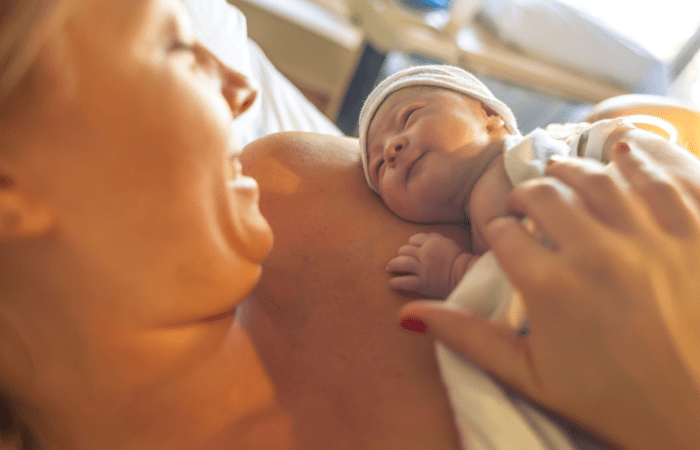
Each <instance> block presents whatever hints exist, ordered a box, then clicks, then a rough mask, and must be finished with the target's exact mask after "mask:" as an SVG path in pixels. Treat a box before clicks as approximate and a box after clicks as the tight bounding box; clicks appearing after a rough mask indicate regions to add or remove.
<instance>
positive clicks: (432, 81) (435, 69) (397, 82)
mask: <svg viewBox="0 0 700 450" xmlns="http://www.w3.org/2000/svg"><path fill="white" fill-rule="evenodd" d="M411 86H435V87H440V88H445V89H450V90H452V91H456V92H460V93H462V94H465V95H467V96H469V97H472V98H475V99H477V100H479V101H480V102H481V103H483V104H484V105H486V106H488V107H489V108H491V109H492V110H493V111H494V112H495V113H496V114H498V115H499V116H501V118H502V119H503V122H504V124H505V127H506V128H507V129H508V131H510V132H511V133H513V134H520V131H519V130H518V124H517V122H516V120H515V116H514V115H513V111H511V110H510V108H509V107H507V106H506V105H505V103H503V102H501V101H500V100H498V99H497V98H496V97H495V96H494V95H493V94H492V93H491V91H490V90H489V88H487V87H486V86H485V85H484V83H482V82H481V81H479V79H477V78H476V77H475V76H474V75H472V74H471V73H469V72H467V71H466V70H463V69H460V68H459V67H454V66H447V65H432V66H418V67H411V68H409V69H405V70H402V71H400V72H397V73H395V74H393V75H391V76H390V77H388V78H387V79H385V80H384V81H382V82H381V83H379V85H377V87H376V88H375V89H374V90H373V91H372V93H371V94H369V97H367V100H366V101H365V104H364V105H363V106H362V111H361V112H360V123H359V132H360V149H361V153H362V166H363V167H364V169H365V177H366V178H367V183H368V184H369V187H370V188H372V190H373V191H375V192H376V191H377V188H376V187H375V186H374V184H373V183H372V180H371V178H370V176H369V166H368V164H367V156H368V155H367V151H368V150H367V131H368V130H369V124H370V122H371V121H372V118H374V114H375V113H376V112H377V110H378V109H379V106H380V105H381V104H382V102H384V100H386V98H387V97H389V95H391V94H393V93H394V92H396V91H398V90H399V89H403V88H406V87H411Z"/></svg>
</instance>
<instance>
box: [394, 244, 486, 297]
mask: <svg viewBox="0 0 700 450" xmlns="http://www.w3.org/2000/svg"><path fill="white" fill-rule="evenodd" d="M477 258H478V257H477V256H475V255H472V254H471V253H467V252H465V251H464V250H463V249H462V247H460V246H459V245H458V244H457V243H456V242H455V241H453V240H452V239H449V238H446V237H445V236H442V235H441V234H437V233H430V234H424V233H421V234H416V235H413V236H411V238H410V239H409V240H408V244H406V245H404V246H402V247H401V248H400V249H399V251H398V256H396V257H395V258H394V259H392V260H391V261H389V263H388V264H387V266H386V269H387V271H389V272H390V273H391V274H393V277H392V278H391V280H390V281H389V285H390V286H391V287H392V288H394V289H398V290H401V291H406V292H410V293H413V294H418V295H420V296H423V297H427V298H441V299H444V298H446V297H447V295H448V294H449V293H450V292H451V291H452V289H454V287H455V286H456V285H457V283H459V280H461V279H462V276H463V275H464V274H465V273H466V271H467V269H469V267H471V265H472V264H473V263H474V261H475V260H476V259H477Z"/></svg>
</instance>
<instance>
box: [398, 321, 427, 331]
mask: <svg viewBox="0 0 700 450" xmlns="http://www.w3.org/2000/svg"><path fill="white" fill-rule="evenodd" d="M401 328H403V329H405V330H408V331H413V332H414V333H420V334H424V333H427V332H428V325H426V324H425V322H423V321H422V320H420V319H419V318H417V317H405V318H403V319H401Z"/></svg>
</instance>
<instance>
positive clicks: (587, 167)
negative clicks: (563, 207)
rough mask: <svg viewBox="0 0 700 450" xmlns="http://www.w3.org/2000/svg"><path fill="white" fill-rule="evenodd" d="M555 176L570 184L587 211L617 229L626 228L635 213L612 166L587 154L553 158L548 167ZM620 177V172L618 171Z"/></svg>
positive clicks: (550, 174)
mask: <svg viewBox="0 0 700 450" xmlns="http://www.w3.org/2000/svg"><path fill="white" fill-rule="evenodd" d="M546 173H547V175H548V176H552V177H554V178H556V179H558V180H560V181H561V182H563V183H564V184H566V185H567V186H569V187H570V188H572V189H573V190H574V191H575V192H576V195H577V198H578V200H579V201H580V202H581V203H582V204H583V205H584V206H585V207H586V208H587V209H588V211H589V212H590V213H591V214H592V215H593V216H594V217H596V218H597V219H598V220H600V221H601V222H603V223H604V224H606V225H608V226H610V227H613V228H615V229H618V230H624V229H627V228H628V227H629V226H630V224H631V223H632V219H631V217H633V216H634V211H633V207H632V205H631V202H630V200H629V195H628V194H627V193H626V192H625V191H624V188H623V186H621V184H620V181H621V180H619V179H618V180H616V179H615V178H614V177H613V175H612V174H611V173H610V169H609V168H608V169H606V166H604V165H602V164H601V163H599V162H598V161H594V160H592V159H586V158H552V159H550V160H549V162H548V164H547V168H546ZM618 178H619V175H618Z"/></svg>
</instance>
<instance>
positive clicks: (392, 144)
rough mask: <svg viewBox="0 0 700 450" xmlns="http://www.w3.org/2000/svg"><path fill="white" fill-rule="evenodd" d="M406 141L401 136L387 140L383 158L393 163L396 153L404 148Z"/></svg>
mask: <svg viewBox="0 0 700 450" xmlns="http://www.w3.org/2000/svg"><path fill="white" fill-rule="evenodd" d="M407 144H408V142H407V141H406V138H405V137H403V136H399V137H396V138H394V139H392V140H390V141H389V143H388V144H387V146H386V147H385V148H384V159H385V160H386V161H387V162H389V163H393V162H394V161H395V160H396V157H397V155H398V154H399V153H400V152H401V151H402V150H404V149H405V148H406V145H407Z"/></svg>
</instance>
